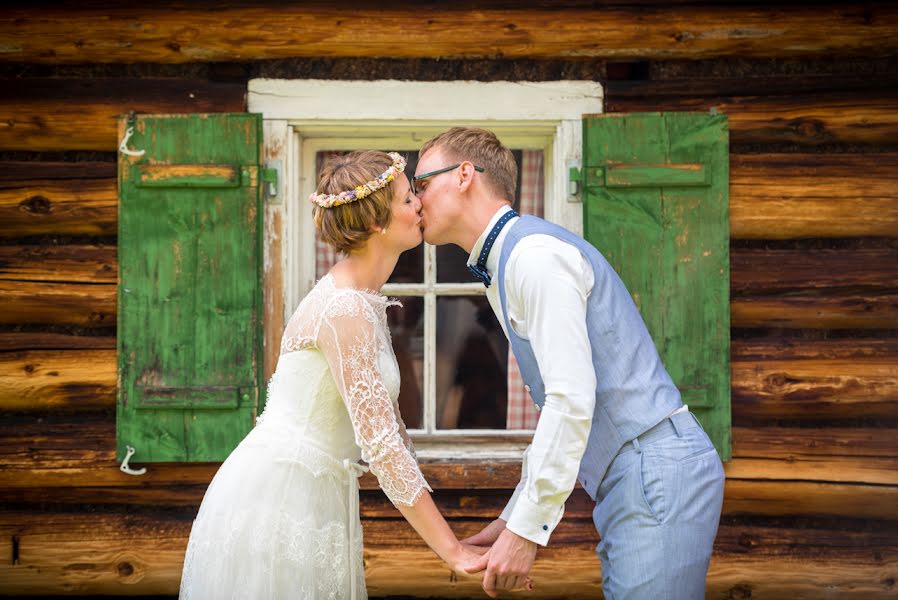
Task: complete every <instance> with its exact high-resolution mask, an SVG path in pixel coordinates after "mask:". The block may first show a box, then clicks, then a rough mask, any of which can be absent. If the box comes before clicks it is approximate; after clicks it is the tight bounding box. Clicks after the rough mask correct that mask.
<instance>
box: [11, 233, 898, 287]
mask: <svg viewBox="0 0 898 600" xmlns="http://www.w3.org/2000/svg"><path fill="white" fill-rule="evenodd" d="M893 244H894V242H891V243H890V244H889V245H882V246H880V245H877V246H873V247H848V248H797V249H776V248H739V247H734V248H731V249H730V295H731V296H732V297H742V296H760V295H776V294H789V295H794V294H804V295H807V296H812V295H813V294H817V295H821V296H827V297H832V296H833V295H835V294H837V293H839V292H841V291H842V290H849V291H854V290H860V291H863V292H867V293H869V292H871V291H890V290H892V289H894V288H895V287H898V286H896V282H898V245H894V246H893ZM0 273H2V271H0ZM842 293H844V292H842Z"/></svg>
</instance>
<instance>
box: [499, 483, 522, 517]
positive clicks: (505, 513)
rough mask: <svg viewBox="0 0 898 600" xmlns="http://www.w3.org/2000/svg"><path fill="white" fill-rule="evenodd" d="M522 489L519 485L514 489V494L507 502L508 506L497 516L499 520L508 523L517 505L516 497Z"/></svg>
mask: <svg viewBox="0 0 898 600" xmlns="http://www.w3.org/2000/svg"><path fill="white" fill-rule="evenodd" d="M522 489H524V486H522V485H521V484H520V483H519V484H518V486H517V487H516V488H515V489H514V493H513V494H512V495H511V498H510V499H509V500H508V504H506V505H505V508H504V509H503V510H502V514H501V515H499V518H500V519H502V520H503V521H505V522H506V523H508V520H509V519H510V518H511V513H512V511H513V510H514V507H515V505H516V504H517V503H518V496H520V495H521V490H522Z"/></svg>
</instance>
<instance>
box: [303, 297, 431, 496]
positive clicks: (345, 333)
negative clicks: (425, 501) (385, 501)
mask: <svg viewBox="0 0 898 600" xmlns="http://www.w3.org/2000/svg"><path fill="white" fill-rule="evenodd" d="M388 339H389V338H388V329H387V322H386V312H385V306H381V310H380V311H378V312H375V310H374V309H373V307H372V306H371V304H369V303H368V302H367V301H366V300H365V298H364V297H363V296H362V295H359V294H339V295H337V296H335V298H334V302H332V303H330V304H328V306H327V309H326V310H325V313H324V316H323V318H322V323H321V326H320V329H319V335H318V347H319V348H320V349H321V351H322V352H323V353H324V355H325V358H327V362H328V364H329V365H330V369H331V373H333V375H334V379H335V381H336V382H337V387H338V388H339V389H340V391H341V394H342V396H343V400H344V402H345V403H346V406H347V409H348V410H349V417H350V419H351V421H352V426H353V429H354V430H355V437H356V443H357V444H358V445H359V447H360V448H361V450H362V458H363V459H364V460H365V461H367V462H368V464H369V465H370V467H371V472H372V473H374V474H375V475H376V476H377V479H378V481H379V482H380V486H381V488H382V489H383V490H384V493H386V494H387V497H389V498H390V501H392V502H393V503H394V504H402V505H406V506H412V505H413V504H414V503H415V502H416V501H417V500H418V498H419V497H420V496H421V492H422V491H423V490H424V489H428V490H429V489H430V487H429V486H428V485H427V482H426V481H425V479H424V476H423V475H422V473H421V469H420V468H419V467H418V463H417V462H416V461H415V458H414V456H413V455H412V454H411V452H410V449H409V447H408V446H406V444H405V441H404V439H403V433H404V431H402V430H404V429H405V428H404V426H402V427H401V426H400V420H399V418H398V416H397V414H396V411H395V409H394V408H393V401H392V399H391V398H390V395H389V393H388V392H387V389H386V387H385V385H384V382H383V378H382V376H381V373H380V370H379V368H378V365H377V356H378V353H379V351H381V350H382V349H383V347H384V346H385V345H386V346H387V347H388V341H387V340H388ZM394 360H395V359H394Z"/></svg>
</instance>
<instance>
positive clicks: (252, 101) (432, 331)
mask: <svg viewBox="0 0 898 600" xmlns="http://www.w3.org/2000/svg"><path fill="white" fill-rule="evenodd" d="M601 101H602V91H601V87H600V86H599V85H598V84H597V83H595V82H547V83H509V82H497V83H481V82H461V81H459V82H396V81H381V82H346V81H275V80H253V81H251V82H250V84H249V110H250V111H251V112H261V113H262V115H263V118H264V120H265V135H266V147H267V148H268V149H269V157H268V158H269V159H270V160H272V161H273V162H277V161H280V165H281V167H282V175H281V177H282V182H283V185H282V186H281V190H280V200H279V202H280V203H282V204H281V208H280V210H282V211H283V219H284V220H283V222H284V227H283V236H282V238H283V240H284V250H283V256H284V260H283V264H282V269H283V273H282V276H283V281H284V312H285V315H284V318H287V317H289V314H290V313H292V311H293V309H294V308H295V307H296V305H297V304H298V303H299V301H300V300H301V299H302V297H303V296H304V295H305V293H306V292H308V290H309V289H311V287H312V286H313V285H314V284H315V282H316V281H317V279H318V278H319V277H320V276H322V275H323V274H324V273H325V272H326V271H327V269H328V268H329V267H330V265H331V264H332V263H333V261H334V260H335V259H336V257H335V256H334V255H333V254H332V253H331V252H329V251H328V249H327V248H326V247H325V246H323V245H322V244H321V243H320V242H318V241H317V240H316V239H315V235H314V225H313V223H312V219H311V211H310V209H309V207H308V203H307V202H306V200H305V199H306V198H307V197H308V195H309V194H310V193H311V192H312V191H313V189H314V184H315V181H316V179H317V171H318V168H319V167H320V165H321V164H322V161H323V159H324V158H325V157H326V155H327V154H328V153H330V152H341V151H348V150H355V149H363V148H365V149H367V148H376V149H382V150H397V151H400V152H402V153H403V154H404V155H405V156H406V157H407V159H408V160H409V165H408V167H407V169H408V172H409V173H413V172H414V168H415V163H416V160H417V150H418V148H419V147H420V146H421V144H423V143H424V142H425V141H426V140H427V139H429V138H430V137H432V136H433V135H436V134H437V133H439V132H441V131H444V130H446V129H447V128H449V127H451V126H454V125H478V126H483V127H487V128H489V129H491V130H493V131H495V132H496V133H497V135H499V137H500V138H501V139H502V141H503V143H505V144H506V145H507V146H508V147H509V148H512V149H513V151H514V152H515V156H516V158H517V160H518V167H519V181H518V197H517V198H516V207H517V208H518V209H519V210H520V211H522V212H525V213H530V214H537V215H540V216H545V218H547V219H549V220H551V221H554V222H557V223H560V224H562V225H564V226H565V227H567V228H568V229H571V230H573V231H576V232H582V205H581V204H580V203H579V202H578V201H577V199H576V198H574V197H571V196H569V193H568V191H569V188H568V182H567V172H568V167H569V166H571V165H573V164H579V162H578V161H579V159H580V153H581V139H582V131H581V116H582V115H583V114H585V113H599V112H601ZM466 259H467V254H466V253H465V252H464V251H463V250H461V249H459V248H457V247H454V246H451V247H448V246H447V247H439V248H437V247H433V246H430V245H427V244H424V245H422V246H421V247H419V248H418V249H415V250H413V251H409V252H407V253H405V254H404V255H403V257H402V258H401V259H400V263H399V265H398V266H397V269H396V271H395V272H394V273H393V276H392V277H391V279H390V281H389V282H388V284H387V286H386V287H385V288H384V292H385V293H387V294H388V295H390V296H395V297H398V298H399V299H400V300H401V301H402V303H403V308H402V309H391V312H390V325H391V331H392V334H393V340H394V347H395V349H396V355H397V359H398V361H399V364H400V369H401V370H402V391H401V394H400V404H401V407H402V413H403V417H404V418H405V419H406V423H407V425H408V426H409V428H410V429H411V430H412V433H413V435H414V436H415V437H416V439H417V440H418V442H419V446H420V447H421V449H422V454H426V450H427V447H428V442H430V443H433V444H434V445H433V446H432V447H433V448H437V447H440V444H443V446H441V447H442V448H443V450H445V449H447V448H458V446H459V445H458V442H459V441H461V440H465V441H466V442H470V443H471V444H466V445H469V446H470V445H472V444H473V442H474V441H475V440H479V441H481V442H483V441H484V440H491V441H492V442H496V441H497V440H498V441H504V442H506V444H505V446H504V447H506V448H507V447H509V445H508V443H507V442H522V441H525V440H526V439H529V431H530V430H532V429H533V427H534V426H535V423H536V416H537V413H536V412H535V411H534V410H533V409H532V406H531V404H530V401H529V399H528V398H527V395H526V393H525V392H524V390H523V386H522V384H521V382H520V376H519V375H518V374H517V370H516V364H515V363H514V361H513V359H511V358H510V353H509V349H508V343H507V341H506V340H505V336H504V334H503V333H502V330H501V328H500V327H499V324H498V322H497V321H496V319H495V317H494V316H493V314H492V311H491V310H490V308H489V305H488V303H487V301H486V298H485V295H484V288H483V286H482V284H480V283H477V282H475V281H473V279H472V278H471V277H470V275H469V274H468V271H467V269H466V267H465V262H466ZM422 442H423V443H422ZM447 444H448V445H447ZM496 451H497V450H494V451H491V454H490V456H495V452H496ZM440 455H441V456H445V452H444V451H441V453H440Z"/></svg>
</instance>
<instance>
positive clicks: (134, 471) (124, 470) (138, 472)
mask: <svg viewBox="0 0 898 600" xmlns="http://www.w3.org/2000/svg"><path fill="white" fill-rule="evenodd" d="M126 448H127V450H128V451H127V453H126V454H125V460H123V461H122V464H121V465H120V466H119V470H120V471H121V472H122V473H127V474H128V475H143V474H144V473H146V472H147V468H146V467H141V468H140V469H132V468H131V467H130V466H128V461H129V460H131V456H133V455H134V452H136V450H134V446H126Z"/></svg>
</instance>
